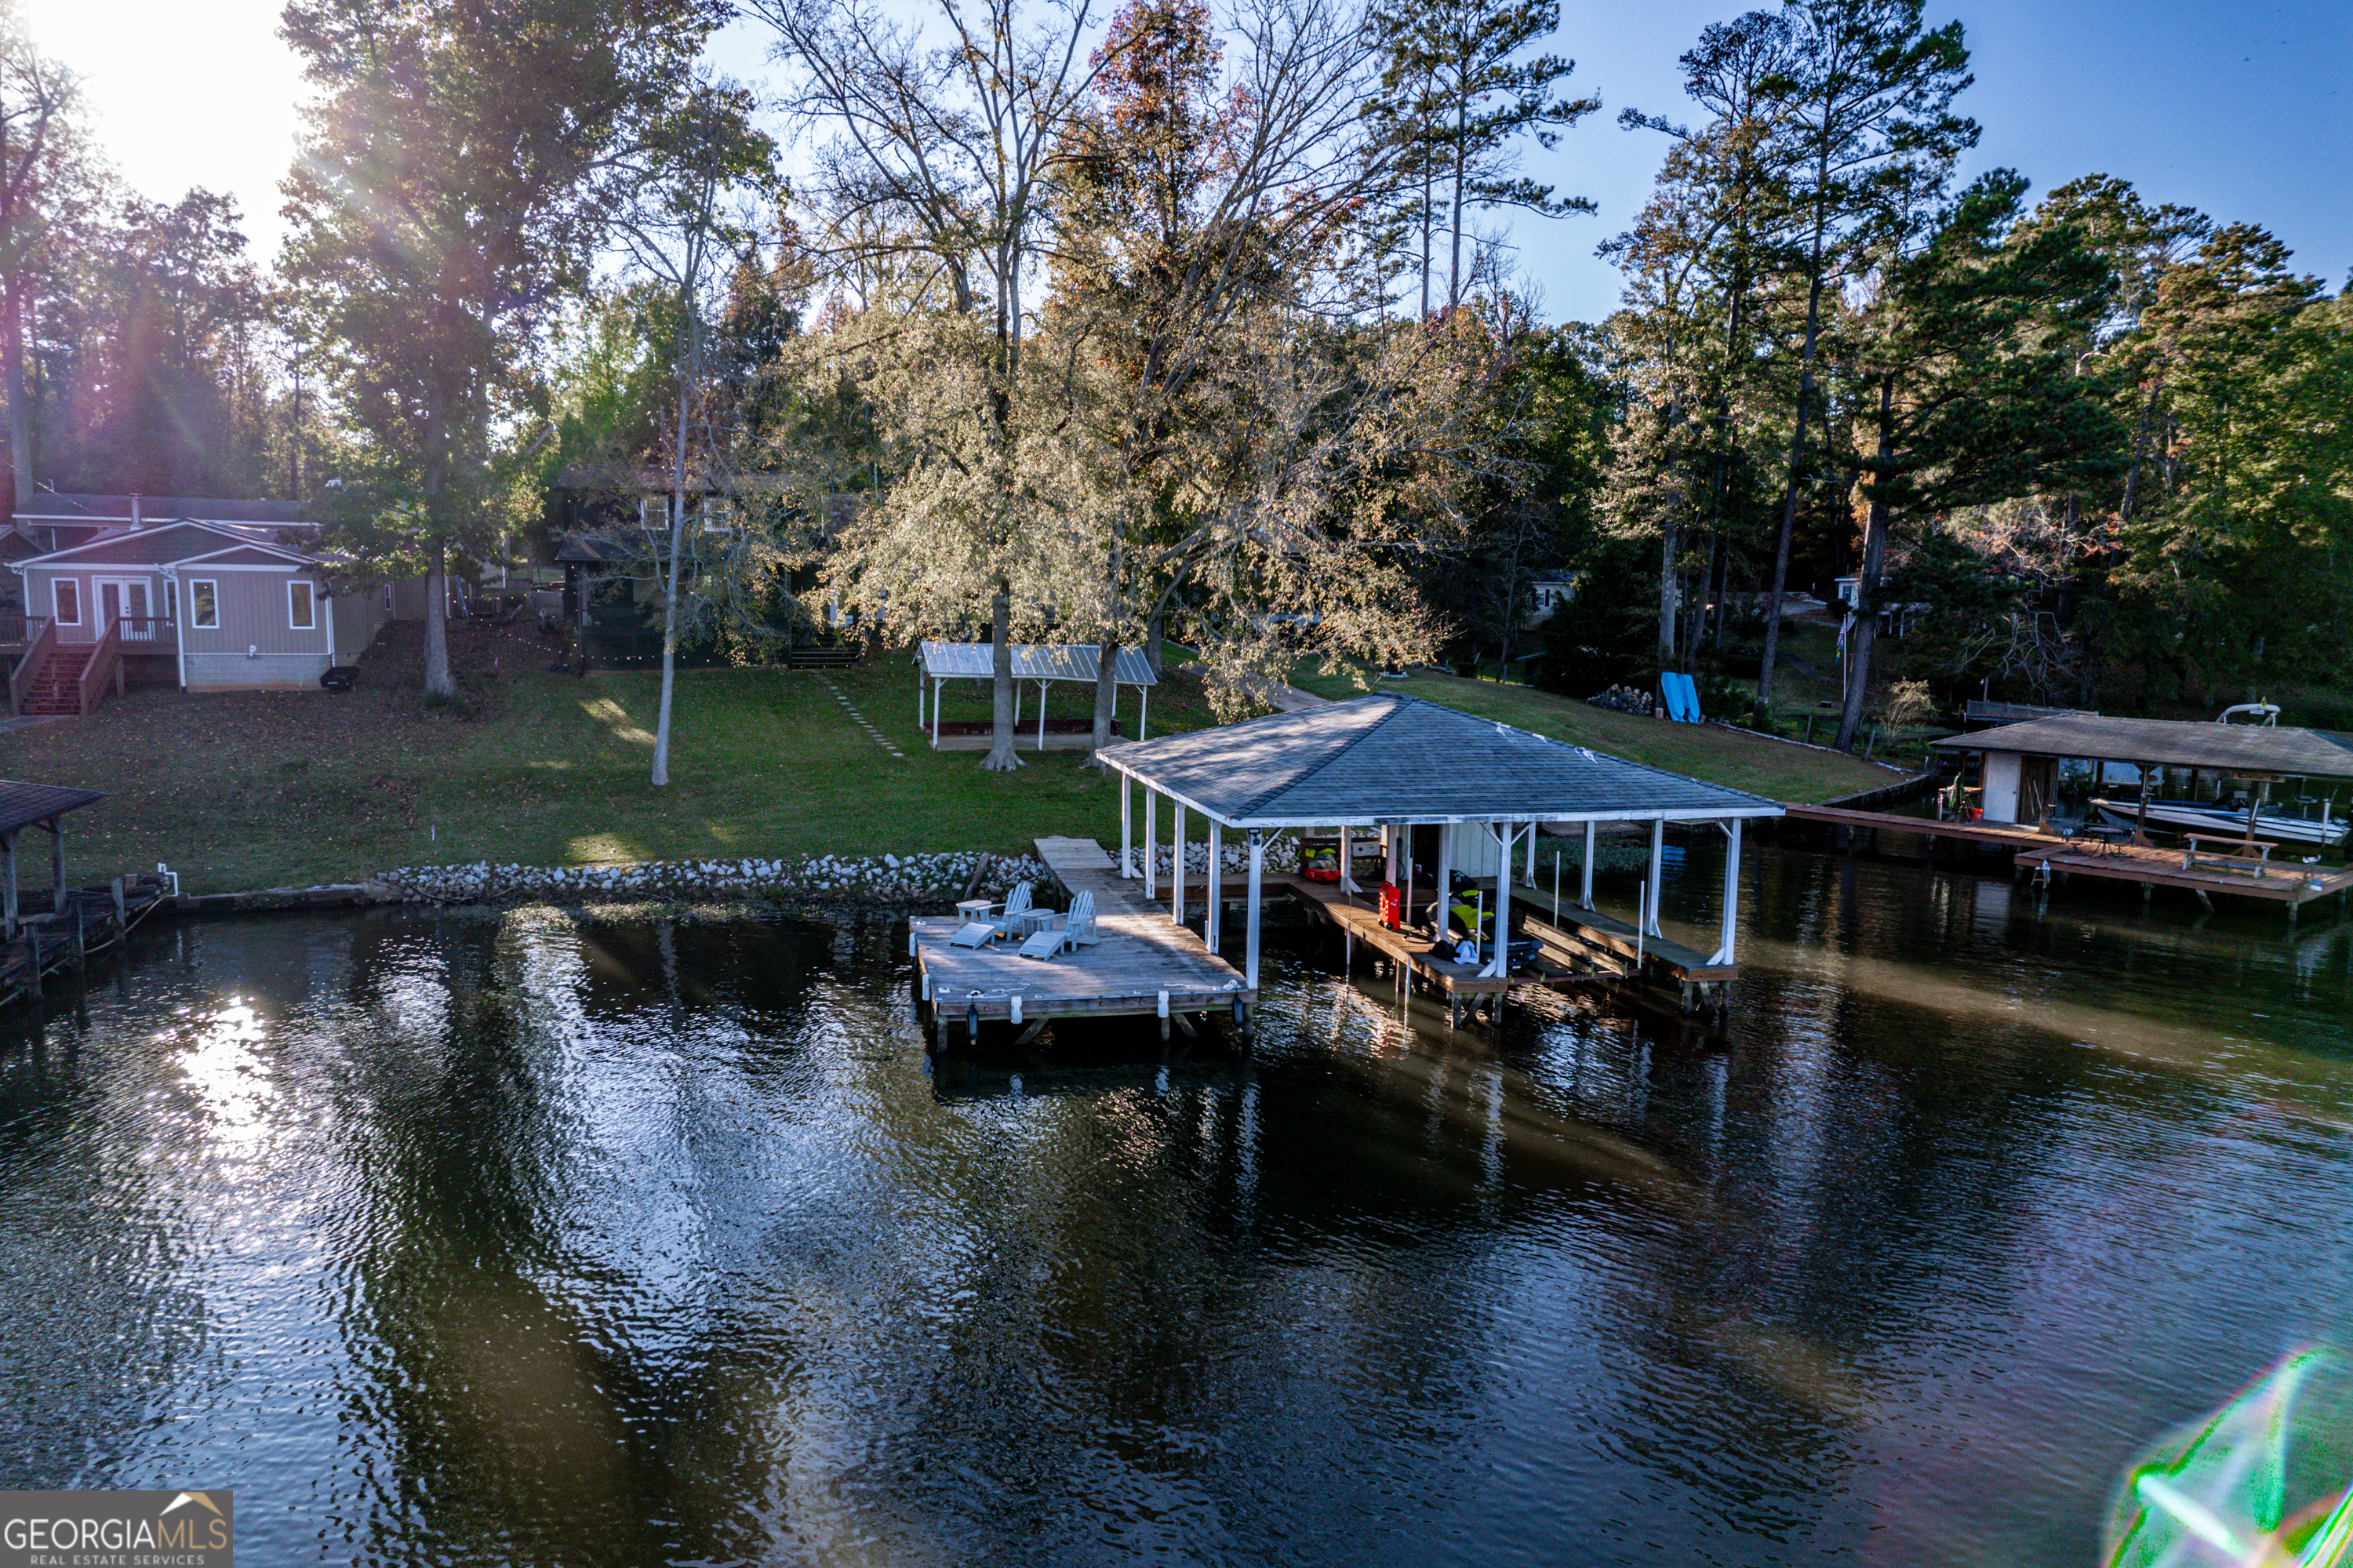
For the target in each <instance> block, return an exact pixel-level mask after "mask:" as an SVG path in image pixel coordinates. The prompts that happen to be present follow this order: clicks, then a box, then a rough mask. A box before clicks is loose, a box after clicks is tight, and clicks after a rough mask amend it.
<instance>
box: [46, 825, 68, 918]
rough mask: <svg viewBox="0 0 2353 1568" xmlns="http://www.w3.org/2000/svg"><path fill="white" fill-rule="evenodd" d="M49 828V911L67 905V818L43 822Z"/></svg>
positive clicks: (53, 912)
mask: <svg viewBox="0 0 2353 1568" xmlns="http://www.w3.org/2000/svg"><path fill="white" fill-rule="evenodd" d="M41 825H42V826H43V827H45V828H47V829H48V830H49V888H50V897H49V913H51V914H53V915H54V914H56V913H57V912H58V910H60V909H63V908H64V907H65V906H66V820H65V819H64V818H63V817H51V818H50V819H49V820H48V821H46V822H44V823H42V824H41Z"/></svg>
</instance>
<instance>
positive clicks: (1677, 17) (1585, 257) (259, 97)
mask: <svg viewBox="0 0 2353 1568" xmlns="http://www.w3.org/2000/svg"><path fill="white" fill-rule="evenodd" d="M281 3H282V0H26V9H27V14H28V17H29V20H30V22H31V24H32V26H33V28H34V31H35V34H36V37H38V38H39V39H40V40H41V41H42V43H43V44H44V46H45V47H46V48H49V49H50V50H51V51H52V52H54V53H56V54H58V55H59V56H61V57H63V58H65V59H66V60H68V61H69V63H71V64H73V65H74V66H76V67H77V68H78V69H81V70H82V71H83V72H84V73H85V74H86V77H87V85H86V90H87V93H88V97H89V101H90V106H91V108H92V110H93V111H94V112H95V115H96V118H97V121H98V125H97V129H98V133H99V136H100V141H101V142H102V143H104V145H105V146H106V147H107V149H108V151H109V152H110V154H111V155H112V156H113V157H114V159H115V161H116V163H117V164H118V165H119V166H120V167H121V170H122V172H123V174H124V175H125V176H126V177H128V178H129V179H130V180H131V181H132V184H133V185H136V186H138V187H139V188H140V189H141V190H142V191H143V192H145V193H146V194H147V195H149V196H155V197H164V196H174V195H177V194H178V193H179V192H180V191H182V190H185V188H186V187H187V186H188V185H192V184H202V185H210V186H212V187H213V188H215V189H217V190H226V191H229V192H232V193H234V194H235V195H236V196H237V197H238V198H239V200H240V202H241V204H242V205H243V207H244V209H245V211H246V214H247V217H248V228H249V230H250V231H251V233H252V235H253V238H254V239H255V242H256V248H257V249H258V250H259V252H260V253H261V254H262V255H264V256H268V255H269V254H270V253H272V252H273V251H274V250H275V249H276V245H277V236H278V224H277V218H276V210H277V206H278V197H277V194H276V190H277V183H278V179H279V176H280V174H281V173H282V172H283V171H284V169H285V167H286V164H287V162H288V159H289V157H290V154H291V152H292V148H293V141H294V136H295V132H296V131H297V129H298V121H297V112H296V107H295V105H296V100H297V98H298V96H299V93H300V90H301V82H300V76H299V72H298V71H297V70H296V69H295V66H294V63H293V61H292V59H291V58H290V57H289V55H288V52H287V50H286V48H285V47H284V45H283V44H281V43H280V42H279V41H278V39H277V37H276V34H275V28H276V25H277V16H278V10H279V6H280V4H281ZM1745 8H1746V7H1744V6H1742V5H1708V4H1700V3H1696V0H1649V3H1648V4H1646V5H1593V4H1583V3H1580V0H1564V5H1563V17H1562V25H1561V31H1560V36H1559V38H1558V41H1557V43H1556V45H1555V46H1554V48H1555V49H1556V52H1558V53H1561V54H1566V55H1568V56H1570V57H1572V58H1575V59H1576V60H1577V74H1576V76H1575V77H1574V78H1573V79H1572V82H1571V85H1572V86H1573V87H1574V88H1575V89H1576V90H1578V91H1581V92H1598V93H1599V94H1600V95H1601V98H1602V101H1603V104H1604V108H1603V109H1602V111H1601V112H1600V113H1599V114H1596V115H1594V116H1593V117H1592V118H1591V119H1589V120H1588V122H1586V123H1585V124H1584V125H1583V126H1581V127H1579V128H1578V129H1577V130H1575V131H1573V132H1569V133H1568V134H1567V136H1566V137H1565V138H1564V139H1563V141H1562V143H1561V145H1560V146H1559V148H1558V149H1557V150H1556V151H1555V152H1552V153H1549V154H1545V153H1536V152H1534V151H1533V150H1532V151H1531V155H1530V156H1529V157H1528V159H1527V160H1526V171H1527V172H1528V173H1529V174H1531V175H1535V177H1536V178H1538V179H1542V180H1546V181H1549V182H1550V183H1552V184H1554V185H1556V186H1557V187H1558V188H1559V189H1560V190H1562V191H1563V192H1565V193H1568V194H1574V195H1578V196H1590V197H1592V198H1593V199H1594V200H1596V201H1598V202H1599V204H1600V206H1601V215H1600V217H1598V218H1584V217H1578V218H1564V219H1559V220H1556V221H1549V222H1547V221H1543V220H1537V219H1522V220H1520V221H1518V222H1516V223H1514V224H1513V225H1512V226H1511V227H1512V233H1511V239H1512V242H1513V243H1514V244H1515V245H1517V246H1518V247H1519V257H1520V260H1521V266H1522V270H1523V272H1524V274H1525V276H1527V277H1528V278H1530V279H1532V280H1533V281H1535V283H1536V284H1537V285H1539V286H1540V287H1541V289H1542V290H1543V293H1544V301H1545V313H1546V315H1547V316H1549V317H1551V318H1553V319H1556V320H1571V319H1583V320H1592V319H1597V318H1599V316H1602V315H1606V314H1607V313H1609V311H1610V310H1611V309H1612V308H1613V307H1614V306H1615V304H1616V302H1617V298H1618V281H1617V275H1616V273H1615V272H1614V271H1612V270H1611V269H1610V268H1609V267H1608V266H1607V265H1606V264H1604V263H1603V262H1601V261H1599V260H1596V259H1595V257H1594V254H1593V249H1594V247H1595V245H1597V244H1598V243H1599V242H1600V241H1601V240H1602V239H1603V238H1607V237H1608V236H1609V235H1611V234H1614V233H1616V232H1618V231H1619V230H1620V229H1621V228H1624V227H1625V226H1626V224H1627V222H1628V221H1629V220H1630V218H1631V217H1633V215H1634V213H1635V212H1636V211H1637V210H1638V209H1639V208H1640V207H1641V203H1642V200H1643V198H1644V196H1645V195H1646V194H1647V192H1648V190H1649V187H1650V183H1651V176H1652V175H1653V174H1654V173H1655V172H1656V170H1657V167H1658V161H1659V153H1660V146H1659V139H1658V138H1657V137H1656V136H1655V135H1651V134H1649V133H1645V132H1623V131H1620V130H1619V129H1618V127H1617V123H1616V122H1617V117H1618V111H1620V109H1623V108H1625V107H1626V106H1628V105H1629V104H1632V105H1636V106H1639V107H1641V108H1642V109H1645V110H1648V111H1652V112H1656V113H1664V114H1669V115H1675V116H1680V115H1681V114H1682V112H1683V109H1684V107H1685V106H1684V102H1683V97H1682V91H1681V87H1680V83H1679V80H1678V75H1677V72H1676V69H1675V57H1676V56H1677V55H1678V54H1680V53H1682V52H1683V50H1684V49H1685V48H1689V47H1690V45H1691V43H1692V42H1693V40H1694V38H1696V37H1698V35H1699V30H1700V28H1701V27H1703V26H1705V25H1706V24H1707V23H1708V22H1710V21H1714V20H1717V19H1720V18H1723V17H1728V16H1734V15H1736V14H1737V13H1738V12H1739V11H1740V10H1742V9H1745ZM1930 16H1931V20H1932V21H1936V22H1941V21H1943V20H1945V19H1946V18H1947V17H1950V16H1959V17H1960V18H1961V20H1962V22H1963V24H1964V26H1966V27H1967V28H1968V38H1969V46H1970V49H1971V53H1972V55H1973V57H1974V62H1973V63H1974V66H1975V69H1976V73H1977V79H1978V81H1977V85H1976V86H1975V87H1973V88H1971V89H1970V90H1969V91H1968V93H1967V94H1965V95H1964V96H1963V99H1962V101H1961V107H1962V108H1963V109H1964V110H1965V111H1967V112H1968V113H1969V114H1971V115H1974V116H1975V117H1976V118H1977V119H1978V122H1981V123H1982V124H1983V125H1984V127H1985V137H1984V140H1983V142H1982V143H1980V144H1979V147H1978V153H1977V155H1976V157H1975V159H1974V160H1973V162H1972V164H1971V172H1975V171H1976V170H1978V169H1984V168H1991V167H1995V166H1998V165H2004V164H2007V165H2009V166H2010V167H2014V168H2017V169H2019V170H2021V171H2022V172H2023V173H2024V174H2026V175H2027V176H2028V177H2029V178H2031V179H2032V180H2033V182H2034V185H2035V187H2036V189H2037V190H2049V189H2050V188H2051V187H2052V186H2053V185H2061V184H2063V183H2064V182H2066V181H2067V180H2069V179H2072V178H2074V177H2075V176H2077V175H2084V174H2091V173H2094V172H2098V173H2105V174H2112V175H2118V176H2120V177H2122V178H2124V179H2127V180H2130V181H2131V182H2132V183H2133V184H2134V185H2137V186H2138V187H2139V189H2140V190H2141V192H2142V194H2143V195H2144V196H2147V198H2148V199H2150V200H2151V201H2173V202H2181V203H2185V204H2188V205H2189V206H2193V207H2200V208H2203V209H2204V210H2205V211H2207V212H2209V213H2211V214H2212V215H2213V216H2214V217H2217V218H2219V219H2222V220H2225V221H2228V220H2234V219H2244V220H2248V221H2253V222H2256V223H2260V224H2263V225H2264V226H2265V227H2267V228H2270V229H2271V230H2272V231H2273V232H2274V233H2275V234H2277V235H2278V236H2279V237H2280V238H2282V239H2284V241H2286V243H2287V244H2288V246H2289V247H2290V248H2291V249H2294V250H2295V253H2296V262H2297V265H2299V266H2300V267H2302V268H2304V269H2305V270H2307V271H2311V272H2316V273H2318V274H2319V275H2320V276H2321V277H2322V278H2323V279H2324V280H2325V281H2327V284H2328V286H2329V287H2330V288H2331V289H2338V288H2342V287H2343V286H2344V285H2345V282H2346V280H2347V276H2348V272H2353V0H2291V3H2288V4H2272V3H2270V0H2253V4H2248V5H2236V4H2211V3H2203V0H2147V3H2145V4H2139V5H2126V4H2121V3H2118V0H2040V3H2035V0H1964V3H1963V4H1960V5H1943V4H1939V3H1935V0H1932V7H1931V12H1930ZM760 56H761V49H760V44H759V38H758V37H757V35H756V34H755V33H754V32H752V31H751V30H750V28H749V27H748V26H744V25H739V26H738V27H737V28H736V29H734V30H733V33H732V35H731V36H730V37H727V38H726V39H724V40H723V49H722V64H723V67H724V69H728V70H729V71H731V72H733V73H735V74H740V75H747V76H749V75H754V74H755V73H758V72H761V71H762V70H764V69H765V67H764V66H763V63H762V61H761V58H760ZM191 82H203V83H206V88H205V90H203V91H202V92H201V93H198V94H196V95H195V98H194V99H192V98H191V96H190V91H189V84H190V83H191Z"/></svg>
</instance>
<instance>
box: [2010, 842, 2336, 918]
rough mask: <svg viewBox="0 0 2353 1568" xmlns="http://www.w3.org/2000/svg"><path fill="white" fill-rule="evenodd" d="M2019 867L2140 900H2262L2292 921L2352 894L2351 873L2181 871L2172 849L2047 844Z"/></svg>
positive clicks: (2326, 869)
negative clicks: (2174, 890) (2111, 886)
mask: <svg viewBox="0 0 2353 1568" xmlns="http://www.w3.org/2000/svg"><path fill="white" fill-rule="evenodd" d="M2018 861H2019V863H2020V864H2021V865H2022V866H2025V865H2032V866H2044V867H2048V868H2049V869H2050V871H2051V872H2052V874H2054V875H2056V874H2065V875H2069V876H2094V877H2100V878H2103V879H2106V880H2111V881H2116V882H2137V883H2139V884H2140V885H2141V887H2142V889H2143V894H2144V896H2146V894H2147V890H2148V889H2150V888H2153V887H2181V888H2187V889H2189V891H2190V892H2192V893H2195V894H2197V895H2199V897H2200V899H2201V900H2205V901H2206V902H2208V903H2210V904H2211V895H2214V894H2217V893H2227V894H2232V895H2235V896H2237V897H2241V898H2266V899H2270V900H2271V901H2273V902H2274V903H2278V904H2284V905H2286V906H2287V911H2288V916H2289V918H2291V919H2293V918H2295V913H2296V911H2297V910H2298V909H2300V908H2301V907H2303V906H2305V905H2306V904H2309V903H2311V902H2312V901H2313V900H2314V899H2316V898H2326V897H2328V896H2329V895H2332V894H2334V895H2337V896H2338V898H2339V899H2340V900H2342V898H2343V897H2344V895H2346V894H2347V893H2348V892H2353V867H2348V866H2342V865H2337V866H2319V865H2304V864H2301V863H2298V862H2296V861H2294V860H2290V861H2287V862H2285V863H2282V862H2279V861H2273V862H2271V863H2268V864H2262V865H2260V867H2258V863H2255V862H2253V861H2250V862H2249V863H2248V869H2245V870H2242V869H2239V868H2237V867H2234V866H2232V867H2225V866H2217V865H2215V864H2213V863H2211V861H2208V862H2204V863H2200V864H2197V865H2192V866H2189V867H2187V868H2184V867H2183V865H2182V863H2181V852H2180V851H2179V850H2178V849H2173V850H2166V849H2150V848H2146V847H2144V846H2141V845H2137V844H2115V845H2108V846H2103V847H2102V848H2100V849H2098V850H2097V851H2094V850H2093V849H2092V848H2090V847H2089V846H2084V845H2076V844H2052V845H2048V846H2046V847H2042V848H2038V849H2032V850H2021V851H2020V852H2019V855H2018Z"/></svg>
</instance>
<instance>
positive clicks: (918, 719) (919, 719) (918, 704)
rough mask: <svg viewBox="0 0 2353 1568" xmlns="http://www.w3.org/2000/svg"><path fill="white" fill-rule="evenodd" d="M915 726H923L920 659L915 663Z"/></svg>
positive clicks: (921, 665) (921, 667)
mask: <svg viewBox="0 0 2353 1568" xmlns="http://www.w3.org/2000/svg"><path fill="white" fill-rule="evenodd" d="M915 727H916V728H917V729H921V728H923V662H921V661H920V660H919V661H917V662H916V664H915Z"/></svg>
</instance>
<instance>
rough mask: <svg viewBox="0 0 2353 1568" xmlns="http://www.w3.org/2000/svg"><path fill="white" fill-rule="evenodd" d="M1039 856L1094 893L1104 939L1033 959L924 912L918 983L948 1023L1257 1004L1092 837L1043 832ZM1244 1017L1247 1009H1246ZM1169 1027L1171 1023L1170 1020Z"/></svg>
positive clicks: (1073, 884)
mask: <svg viewBox="0 0 2353 1568" xmlns="http://www.w3.org/2000/svg"><path fill="white" fill-rule="evenodd" d="M1037 849H1038V857H1039V859H1040V860H1042V861H1044V862H1045V863H1046V864H1047V866H1048V868H1049V869H1050V870H1051V871H1052V872H1053V874H1054V875H1055V876H1056V877H1057V878H1058V879H1059V880H1060V882H1061V884H1062V885H1063V886H1064V887H1067V888H1069V889H1070V891H1071V894H1072V895H1077V894H1079V893H1082V892H1090V893H1092V894H1093V895H1094V899H1095V924H1096V927H1097V929H1098V930H1099V931H1100V932H1101V934H1102V938H1103V939H1102V940H1101V941H1100V942H1098V943H1096V944H1095V945H1093V946H1092V947H1083V948H1072V949H1070V950H1067V951H1065V952H1063V953H1062V954H1061V955H1060V957H1058V958H1054V959H1045V960H1040V959H1025V958H1023V957H1022V956H1021V954H1020V952H1019V950H1018V944H1016V943H1011V942H997V943H992V944H990V945H989V946H987V947H985V948H958V947H954V946H951V945H950V938H953V937H954V936H955V934H956V930H957V928H958V927H959V926H960V925H961V924H962V922H960V921H959V920H957V919H956V918H955V917H954V916H916V917H915V918H914V919H913V920H911V921H909V922H908V927H909V931H908V943H909V948H910V950H911V951H912V952H913V956H914V959H915V966H916V971H917V975H918V982H917V983H918V985H919V987H920V989H921V994H922V996H923V1000H924V1001H926V1002H927V1003H928V1004H929V1005H930V1007H931V1009H932V1010H933V1015H934V1017H935V1018H936V1019H937V1020H938V1022H940V1024H941V1025H942V1026H943V1031H942V1040H943V1043H944V1040H945V1029H946V1027H948V1026H952V1025H954V1024H955V1022H958V1021H962V1022H964V1023H965V1028H966V1032H967V1033H970V1032H971V1028H972V1025H973V1023H974V1022H1013V1023H1021V1024H1028V1023H1031V1022H1041V1021H1043V1020H1046V1019H1050V1018H1071V1017H1088V1016H1092V1017H1119V1016H1123V1015H1125V1016H1144V1017H1154V1016H1156V1017H1159V1018H1163V1019H1166V1018H1170V1017H1172V1016H1175V1015H1180V1014H1183V1013H1187V1012H1209V1011H1211V1010H1212V1009H1234V1008H1235V1007H1236V1005H1237V1004H1240V1008H1243V1009H1247V1008H1249V1007H1250V1006H1251V1005H1253V1004H1255V1003H1256V1002H1257V1001H1258V991H1257V990H1256V989H1255V988H1254V987H1252V986H1250V985H1249V984H1247V983H1245V981H1244V979H1243V976H1242V973H1241V971H1240V970H1239V969H1235V968H1234V967H1233V966H1232V965H1231V964H1229V963H1227V962H1226V961H1225V960H1224V959H1220V958H1219V957H1218V956H1217V954H1215V953H1213V952H1211V951H1210V950H1209V949H1208V947H1207V946H1206V945H1205V944H1204V943H1203V942H1202V940H1201V939H1200V938H1198V937H1196V936H1195V935H1193V933H1192V932H1190V931H1188V930H1187V929H1186V928H1185V927H1182V926H1179V925H1177V924H1176V922H1174V921H1173V920H1171V919H1170V918H1169V917H1168V913H1167V911H1166V910H1165V909H1162V908H1160V907H1158V906H1156V905H1155V904H1153V903H1152V902H1150V901H1148V900H1146V899H1145V898H1144V897H1142V896H1141V895H1138V894H1137V893H1136V892H1134V885H1133V884H1131V883H1127V882H1124V881H1122V880H1121V879H1120V878H1119V877H1118V876H1117V875H1116V874H1114V870H1113V865H1112V861H1111V856H1110V855H1109V854H1107V853H1104V852H1103V847H1102V846H1101V845H1100V844H1098V843H1096V842H1095V841H1094V840H1092V839H1071V838H1041V839H1039V840H1038V841H1037ZM1236 1016H1237V1017H1242V1016H1244V1014H1242V1013H1241V1012H1237V1013H1236ZM1163 1027H1164V1029H1165V1028H1166V1025H1165V1024H1164V1025H1163Z"/></svg>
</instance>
